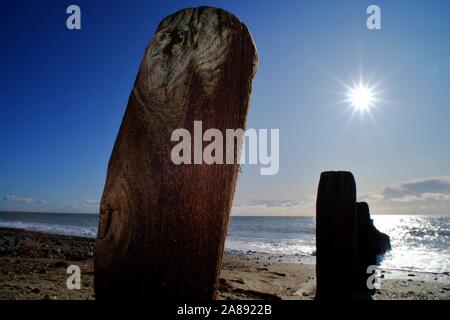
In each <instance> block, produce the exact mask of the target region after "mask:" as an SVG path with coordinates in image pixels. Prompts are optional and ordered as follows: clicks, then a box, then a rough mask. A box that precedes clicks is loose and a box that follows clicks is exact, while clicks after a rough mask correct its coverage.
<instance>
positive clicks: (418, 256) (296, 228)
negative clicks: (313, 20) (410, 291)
mask: <svg viewBox="0 0 450 320" xmlns="http://www.w3.org/2000/svg"><path fill="white" fill-rule="evenodd" d="M372 218H373V220H374V224H375V226H376V227H377V228H378V229H379V230H380V231H382V232H384V233H386V234H388V235H389V236H390V238H391V246H392V249H391V250H390V251H389V252H388V253H386V254H385V255H384V257H383V258H382V259H381V261H380V267H381V268H384V269H392V270H405V271H418V272H427V273H442V274H448V275H450V216H417V215H373V216H372ZM0 227H8V228H18V229H25V230H31V231H39V232H45V233H54V234H64V235H76V236H84V237H92V238H95V237H96V234H97V228H98V215H95V214H73V213H70V214H69V213H23V212H20V213H19V212H17V213H16V212H0ZM225 250H228V251H231V252H239V253H242V254H249V253H250V254H262V255H272V256H275V255H276V256H279V257H284V258H286V259H287V260H288V261H292V262H296V261H303V260H302V259H298V257H307V258H308V257H309V258H310V261H311V262H312V263H314V261H315V218H314V217H240V216H233V217H232V218H231V221H230V224H229V226H228V235H227V238H226V242H225Z"/></svg>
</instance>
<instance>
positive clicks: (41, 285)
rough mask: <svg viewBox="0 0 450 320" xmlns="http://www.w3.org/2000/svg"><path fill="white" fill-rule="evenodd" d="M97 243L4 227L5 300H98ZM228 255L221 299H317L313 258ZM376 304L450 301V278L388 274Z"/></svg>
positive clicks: (0, 270)
mask: <svg viewBox="0 0 450 320" xmlns="http://www.w3.org/2000/svg"><path fill="white" fill-rule="evenodd" d="M94 251H95V241H94V239H91V238H82V237H73V236H61V235H50V234H43V233H36V232H30V231H23V230H18V229H6V228H0V299H20V300H22V299H26V300H28V299H33V300H42V299H45V300H65V299H79V300H91V299H95V296H94V290H93V276H94V274H93V256H94V254H95V252H94ZM302 260H303V259H302V258H301V257H300V258H299V259H298V262H297V263H292V262H290V261H289V262H287V261H286V259H284V258H283V256H269V255H265V256H264V255H258V254H255V253H248V254H243V253H237V252H226V253H225V257H224V261H223V267H222V272H221V275H220V289H219V295H218V299H236V300H246V299H252V300H253V299H263V300H309V299H313V298H314V294H315V265H314V264H311V263H308V262H309V261H310V259H306V257H305V259H304V260H305V262H302ZM69 265H77V266H79V267H80V269H81V289H80V290H69V289H67V287H66V280H67V278H68V276H69V275H68V274H66V269H67V266H69ZM381 280H382V282H381V289H380V290H379V291H378V292H377V294H375V296H374V299H394V300H397V299H402V300H403V299H408V300H448V299H450V275H447V274H434V273H419V272H405V271H395V270H382V279H381Z"/></svg>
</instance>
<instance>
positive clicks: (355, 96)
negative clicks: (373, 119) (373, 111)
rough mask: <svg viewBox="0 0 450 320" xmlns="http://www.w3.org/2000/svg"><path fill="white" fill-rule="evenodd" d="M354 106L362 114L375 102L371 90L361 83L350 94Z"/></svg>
mask: <svg viewBox="0 0 450 320" xmlns="http://www.w3.org/2000/svg"><path fill="white" fill-rule="evenodd" d="M348 96H349V100H350V102H351V104H352V106H353V107H354V108H355V109H356V110H357V111H360V112H363V111H368V110H369V109H370V107H371V106H372V105H373V102H374V93H373V91H372V89H371V88H369V87H367V86H365V85H364V84H362V83H360V84H359V85H357V86H355V87H354V88H351V89H350V90H349V92H348Z"/></svg>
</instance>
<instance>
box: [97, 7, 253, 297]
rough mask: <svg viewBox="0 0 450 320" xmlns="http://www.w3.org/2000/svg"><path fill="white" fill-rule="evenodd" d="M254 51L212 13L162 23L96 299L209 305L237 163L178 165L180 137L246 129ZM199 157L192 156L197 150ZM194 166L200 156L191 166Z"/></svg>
mask: <svg viewBox="0 0 450 320" xmlns="http://www.w3.org/2000/svg"><path fill="white" fill-rule="evenodd" d="M256 65H257V52H256V48H255V46H254V43H253V40H252V37H251V35H250V33H249V31H248V30H247V28H246V26H245V25H244V24H243V23H242V22H240V21H239V20H238V19H237V18H236V17H234V16H233V15H232V14H230V13H228V12H226V11H224V10H220V9H215V8H207V7H201V8H195V9H186V10H182V11H179V12H177V13H175V14H173V15H171V16H169V17H167V18H165V19H164V20H163V21H162V22H161V23H160V25H159V26H158V29H157V31H156V33H155V35H154V36H153V38H152V40H151V42H150V44H149V46H148V48H147V50H146V51H145V55H144V58H143V60H142V63H141V66H140V70H139V73H138V75H137V78H136V82H135V84H134V87H133V90H132V92H131V95H130V98H129V101H128V105H127V109H126V112H125V116H124V118H123V121H122V125H121V127H120V131H119V134H118V136H117V139H116V142H115V145H114V149H113V152H112V155H111V158H110V161H109V165H108V174H107V179H106V185H105V189H104V192H103V197H102V201H101V206H100V225H99V232H98V237H97V245H96V257H95V294H96V298H98V299H105V298H118V297H128V298H134V297H146V298H156V299H212V298H214V297H215V295H216V292H217V286H218V282H217V277H218V274H219V271H220V269H221V260H222V255H223V247H224V241H225V236H226V231H227V223H228V218H229V214H230V209H231V205H232V199H233V194H234V190H235V185H236V178H237V174H238V161H239V159H236V157H237V152H238V149H240V148H241V144H242V143H241V142H242V141H241V142H240V143H238V142H235V149H234V150H235V151H234V152H235V162H234V163H235V164H229V165H227V164H213V165H207V164H195V165H194V164H192V165H188V164H182V165H176V164H174V163H173V162H172V161H171V151H172V148H173V147H174V146H175V145H176V144H177V143H176V142H172V141H171V135H172V133H173V131H174V130H175V129H178V128H185V129H187V130H188V131H189V132H190V134H191V136H192V138H194V132H193V127H194V121H202V122H203V124H202V125H203V131H206V130H207V129H210V128H216V129H218V130H219V131H221V132H222V134H223V136H224V137H225V132H226V131H225V130H226V129H238V128H242V129H245V124H246V118H247V110H248V105H249V98H250V92H251V87H252V80H253V77H254V74H255V72H256ZM192 150H194V147H192ZM192 158H194V157H192Z"/></svg>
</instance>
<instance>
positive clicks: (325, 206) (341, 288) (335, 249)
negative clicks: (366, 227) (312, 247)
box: [316, 172, 356, 300]
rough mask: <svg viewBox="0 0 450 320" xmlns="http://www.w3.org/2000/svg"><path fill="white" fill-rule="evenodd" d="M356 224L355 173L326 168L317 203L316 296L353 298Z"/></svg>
mask: <svg viewBox="0 0 450 320" xmlns="http://www.w3.org/2000/svg"><path fill="white" fill-rule="evenodd" d="M355 228H356V185H355V179H354V177H353V175H352V173H350V172H323V173H322V175H321V177H320V183H319V190H318V193H317V204H316V246H317V249H316V276H317V291H316V299H319V300H332V299H333V300H336V299H343V300H351V299H352V293H353V269H354V262H355V237H356V229H355Z"/></svg>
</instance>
